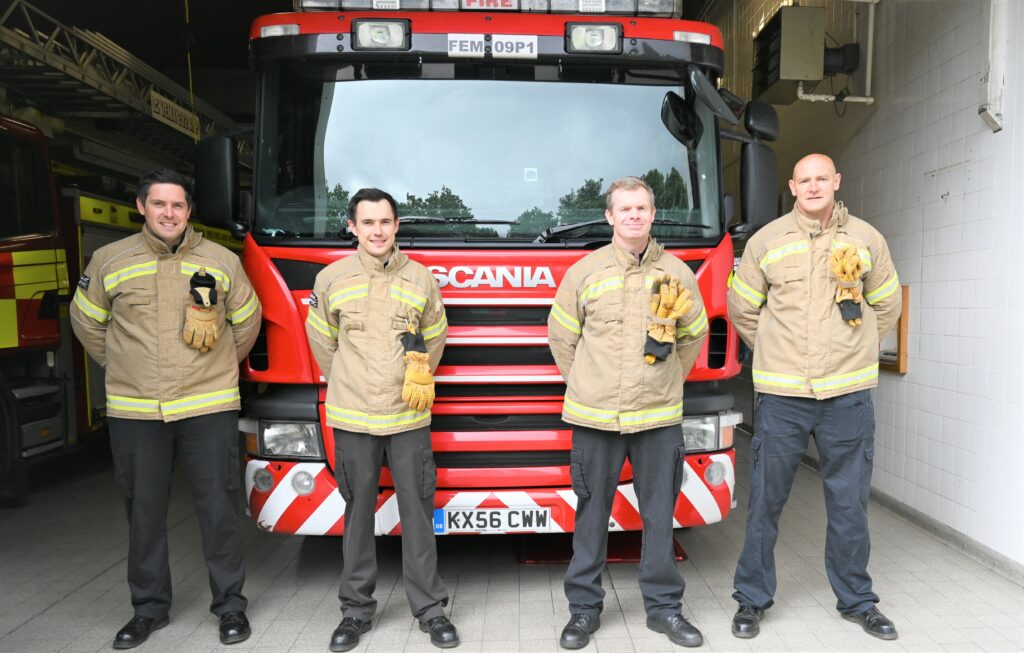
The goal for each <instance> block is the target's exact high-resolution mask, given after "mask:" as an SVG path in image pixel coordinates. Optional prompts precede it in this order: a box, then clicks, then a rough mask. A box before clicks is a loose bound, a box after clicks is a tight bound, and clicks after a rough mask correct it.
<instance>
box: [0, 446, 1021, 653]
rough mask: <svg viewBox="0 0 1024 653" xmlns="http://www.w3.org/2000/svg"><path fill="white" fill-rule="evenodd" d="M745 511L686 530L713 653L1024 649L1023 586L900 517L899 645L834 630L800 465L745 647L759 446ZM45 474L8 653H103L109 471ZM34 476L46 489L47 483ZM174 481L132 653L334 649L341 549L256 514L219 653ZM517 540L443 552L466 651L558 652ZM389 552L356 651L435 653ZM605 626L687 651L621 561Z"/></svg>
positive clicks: (114, 555)
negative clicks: (164, 539)
mask: <svg viewBox="0 0 1024 653" xmlns="http://www.w3.org/2000/svg"><path fill="white" fill-rule="evenodd" d="M738 444H739V446H738V453H739V456H738V459H739V462H738V464H739V470H738V472H739V473H738V477H739V486H740V487H739V497H740V504H741V505H740V507H739V508H738V509H737V510H735V511H734V512H733V513H732V515H731V516H730V517H729V518H728V519H727V520H726V521H725V522H723V523H721V524H717V525H714V526H709V527H704V528H699V529H691V530H686V531H679V532H678V533H677V539H678V541H679V542H680V543H681V544H682V545H683V547H685V549H686V551H687V553H688V554H689V559H688V560H686V561H684V562H680V563H679V567H680V569H681V570H682V572H683V575H684V577H685V578H686V582H687V588H686V594H685V596H684V601H685V605H684V607H683V611H684V614H685V615H687V616H688V617H690V618H691V620H693V621H694V622H695V623H696V624H697V625H698V626H699V627H700V628H701V629H702V631H703V632H704V637H705V645H704V649H705V650H719V651H746V650H756V651H1019V650H1024V609H1022V606H1024V588H1022V587H1020V586H1019V585H1016V584H1014V583H1012V582H1010V581H1009V580H1007V579H1005V578H1003V577H1001V576H999V575H998V574H996V573H994V572H993V571H991V570H989V569H988V568H986V567H985V566H983V565H981V564H979V563H978V562H976V561H974V560H973V559H971V558H969V557H967V556H966V555H964V554H963V553H960V552H959V551H956V550H954V549H953V548H951V547H949V546H947V545H946V544H945V543H943V542H942V541H939V540H937V539H935V538H934V537H932V536H931V535H929V534H928V533H926V532H925V531H923V530H921V529H920V528H918V527H916V526H914V525H913V524H911V523H909V522H907V521H906V520H904V519H902V518H901V517H899V516H896V515H895V514H893V513H891V512H888V511H886V510H885V509H883V508H881V507H879V506H872V513H871V523H872V539H873V550H872V559H871V568H870V569H871V573H872V575H873V576H874V579H875V590H876V591H877V592H878V594H879V595H880V596H881V597H882V603H881V604H880V606H879V607H880V608H881V609H882V610H883V612H885V614H886V615H888V616H889V617H890V618H892V619H893V620H894V621H895V622H896V625H897V627H898V629H899V632H900V638H899V639H898V640H896V641H894V642H882V641H879V640H876V639H874V638H871V637H869V636H868V635H867V634H865V633H863V632H862V631H861V630H860V628H859V627H858V626H857V625H855V624H852V623H849V622H847V621H844V620H842V619H841V618H840V617H839V616H838V614H837V613H836V611H835V598H834V596H833V595H832V592H831V589H830V588H829V586H828V582H827V580H826V578H825V574H824V568H823V563H822V550H823V545H824V537H825V513H824V506H823V502H822V496H821V487H820V483H819V480H818V478H817V476H816V474H815V472H814V471H813V470H810V469H802V470H801V471H800V473H799V475H798V477H797V481H796V485H795V488H794V491H793V496H792V498H791V499H790V502H789V505H788V506H787V509H786V511H785V513H784V515H783V520H782V521H783V523H782V533H781V537H780V540H779V544H778V546H777V548H776V554H777V560H778V567H779V592H778V596H777V597H776V604H775V606H774V607H773V608H772V609H771V610H770V611H769V612H768V613H767V617H766V620H765V622H764V623H763V626H762V631H761V635H760V636H759V637H758V638H756V639H754V640H739V639H735V638H734V637H733V636H732V635H731V634H730V630H729V626H730V621H731V617H732V614H733V612H734V611H735V604H734V603H733V601H732V599H731V598H730V594H731V592H732V573H733V568H734V564H735V561H736V557H737V555H738V552H739V547H740V543H741V540H742V535H743V523H744V519H745V516H746V515H745V510H744V504H745V501H746V495H747V492H748V489H747V478H748V475H749V462H748V461H749V457H748V455H747V454H748V452H749V440H747V439H745V438H740V440H739V443H738ZM34 471H35V479H36V480H35V481H34V487H33V494H32V497H31V501H30V503H29V505H27V506H25V507H21V508H0V653H5V652H11V653H14V652H17V653H28V652H32V651H66V652H77V651H105V650H110V643H111V640H112V638H113V635H114V633H115V632H116V631H117V630H118V628H120V627H121V626H122V625H123V624H124V623H125V622H126V621H127V620H128V619H129V618H130V617H131V614H132V613H131V606H130V603H129V597H128V589H127V585H126V582H125V561H126V556H127V536H126V525H125V520H124V514H123V509H122V503H121V501H120V500H119V499H118V497H117V495H116V492H115V490H114V486H113V480H112V474H111V469H110V465H109V463H108V462H107V460H106V457H105V456H104V455H103V454H102V452H99V453H92V454H84V455H82V456H78V457H75V458H69V459H64V460H62V461H60V462H58V463H53V464H50V465H47V466H45V467H42V468H37V469H36V470H34ZM42 478H50V479H53V480H51V481H49V482H41V481H40V479H42ZM183 481H184V479H183V478H182V477H181V475H180V474H179V475H178V478H177V479H176V485H175V491H174V497H173V500H172V505H171V510H170V515H169V517H168V520H169V529H170V537H171V543H170V544H171V556H172V558H171V570H172V573H173V575H174V594H175V599H174V607H173V609H172V611H171V623H170V625H169V626H168V627H166V628H164V629H163V630H160V631H158V632H156V633H155V634H154V635H153V636H151V637H150V640H149V641H148V642H147V643H146V644H144V645H143V646H142V647H140V648H139V649H138V650H140V651H214V650H231V651H250V650H252V651H267V652H270V651H275V652H276V651H316V652H322V651H326V650H327V643H328V640H329V638H330V634H331V631H332V630H333V629H334V627H335V626H336V625H337V623H338V621H339V619H340V612H339V610H338V599H337V596H336V594H337V580H338V572H339V569H340V566H341V547H340V544H339V540H337V539H333V538H313V537H308V538H302V537H284V536H277V535H270V534H267V533H264V532H261V531H259V530H257V529H256V528H255V526H254V525H253V524H252V522H251V521H250V520H249V519H248V518H246V520H245V521H244V534H245V546H246V561H247V568H248V581H247V584H246V594H247V595H248V597H249V600H250V606H249V617H250V619H251V621H252V626H253V635H252V637H251V638H250V639H249V640H248V641H246V642H244V643H241V644H237V645H235V646H231V647H222V646H220V644H219V642H218V640H217V620H216V619H215V618H214V617H213V616H212V615H211V614H210V613H209V612H208V604H209V598H210V595H209V589H208V586H207V578H206V570H205V567H204V564H203V560H202V555H201V552H200V545H199V532H198V527H197V523H196V518H195V514H194V511H193V509H192V505H191V499H190V497H189V495H188V490H187V487H186V485H185V483H184V482H183ZM523 544H524V542H523V540H522V538H520V537H490V536H485V537H448V538H439V540H438V548H439V556H440V560H441V573H442V575H443V576H444V579H445V582H446V584H447V586H448V591H449V593H450V594H451V597H452V600H451V603H450V605H449V609H450V615H451V618H452V620H453V622H454V623H455V624H456V625H457V626H458V628H459V632H460V634H461V638H462V645H461V646H460V647H459V649H458V650H459V651H467V652H469V651H495V652H506V651H511V652H516V651H523V652H529V653H540V652H542V651H558V650H559V648H558V634H559V632H560V630H561V627H562V626H563V625H564V623H565V621H566V619H567V618H568V611H567V607H566V601H565V597H564V595H563V593H562V585H561V583H562V574H563V573H564V570H565V565H564V564H554V565H544V566H522V565H520V564H519V562H518V558H519V551H520V548H521V547H522V545H523ZM399 545H400V543H399V541H398V540H397V539H392V538H386V539H379V540H378V549H379V559H380V564H381V574H380V581H379V584H378V588H377V593H376V596H377V598H378V600H379V601H380V606H381V608H380V610H379V612H378V614H377V617H376V619H375V620H374V628H373V630H372V631H371V632H370V633H368V634H366V635H364V637H363V641H362V642H361V643H360V646H359V647H358V648H357V649H355V650H356V651H380V652H385V651H387V652H393V651H407V652H414V651H433V650H436V649H434V648H433V647H431V646H430V644H429V639H428V637H427V635H425V634H423V633H420V632H419V630H418V629H417V628H416V627H415V623H414V621H413V619H412V618H411V617H410V615H409V610H408V605H407V603H406V599H405V593H404V591H403V589H402V584H401V578H400V568H401V561H400V548H399ZM604 585H605V587H606V589H607V590H608V596H607V598H606V608H605V612H604V614H603V615H602V627H601V630H600V631H599V632H598V633H597V634H596V635H595V636H594V639H593V641H592V642H591V644H590V645H589V646H588V647H587V648H586V649H583V650H584V651H599V652H600V653H618V652H624V651H637V652H647V651H668V650H681V649H679V648H677V647H674V646H673V645H672V644H671V643H669V642H668V640H667V639H665V638H664V636H662V635H657V634H655V633H653V632H651V631H648V630H647V628H646V627H645V623H644V614H643V609H642V601H641V598H640V594H639V590H638V587H637V576H636V568H635V565H633V564H616V565H612V566H610V567H609V568H608V570H607V572H606V573H605V577H604Z"/></svg>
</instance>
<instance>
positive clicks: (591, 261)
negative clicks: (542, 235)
mask: <svg viewBox="0 0 1024 653" xmlns="http://www.w3.org/2000/svg"><path fill="white" fill-rule="evenodd" d="M654 215H655V208H654V193H653V192H652V191H651V188H650V187H649V186H648V185H647V184H646V183H645V182H644V181H642V180H640V179H637V178H636V177H625V178H623V179H619V180H618V181H616V182H615V183H613V184H612V185H611V187H609V189H608V193H607V210H606V211H605V217H606V218H607V220H608V223H609V224H610V225H612V234H613V235H612V243H611V244H610V245H606V246H605V247H602V248H601V249H599V250H597V251H595V252H593V253H591V254H588V255H587V256H586V257H584V258H583V259H582V260H580V261H579V262H577V263H576V264H575V265H573V266H572V267H571V268H569V270H568V271H567V272H566V274H565V278H563V279H562V283H561V285H560V286H559V287H558V292H557V294H556V295H555V301H554V304H553V305H552V307H551V315H550V316H549V318H548V339H549V342H550V346H551V352H552V353H553V354H554V357H555V362H556V363H557V365H558V369H559V370H560V371H561V373H562V376H563V377H564V378H565V380H566V386H567V387H566V392H565V403H564V409H563V412H562V419H563V420H565V421H566V422H569V423H570V424H573V425H574V428H573V433H572V453H571V465H570V471H571V474H572V489H573V492H575V494H576V496H577V505H576V527H575V533H574V534H573V540H572V545H573V556H572V561H571V562H570V563H569V568H568V570H567V571H566V574H565V595H566V597H567V598H568V599H569V612H570V613H571V617H570V619H569V623H568V624H567V625H566V626H565V628H564V629H563V630H562V635H561V638H560V640H559V644H560V645H561V646H562V647H563V648H568V649H576V648H583V647H584V646H586V645H587V643H588V642H589V641H590V635H591V634H592V633H593V632H595V631H596V630H597V629H598V628H599V627H600V625H601V622H600V614H601V610H602V608H603V607H604V603H603V599H604V590H603V589H602V588H601V571H602V570H603V569H604V566H605V563H606V561H607V550H608V518H609V517H610V515H611V509H612V501H613V499H614V498H615V488H616V485H617V484H618V480H619V473H620V472H621V471H622V464H623V462H624V461H625V459H626V457H627V456H628V457H629V460H630V462H631V463H632V466H633V483H634V486H635V488H636V493H637V499H638V500H639V509H640V515H641V516H642V518H643V529H644V530H643V551H642V553H641V558H640V574H639V575H640V591H641V593H642V594H643V597H644V609H645V611H646V612H647V627H648V628H650V629H651V630H653V631H655V632H659V633H665V634H666V635H667V636H668V638H669V639H670V640H671V641H672V642H673V643H675V644H679V645H681V646H700V645H701V644H702V643H703V641H704V640H703V637H702V636H701V633H700V631H699V630H698V629H697V628H696V627H695V626H693V625H692V624H691V623H690V622H688V621H687V620H686V619H685V618H683V616H682V615H681V614H680V613H679V610H680V607H681V605H682V603H681V600H682V596H683V588H684V583H683V578H682V576H681V575H680V574H679V570H678V569H676V564H675V558H674V556H673V542H672V513H673V511H674V509H675V505H676V498H677V496H678V494H679V490H680V488H681V486H682V481H683V465H684V456H685V454H686V449H685V446H684V443H683V431H682V426H681V424H682V420H683V380H684V379H685V377H686V375H687V374H688V373H689V371H690V368H691V367H693V363H694V361H696V359H697V354H698V353H699V351H700V348H701V345H702V344H703V342H704V338H705V336H706V335H707V325H708V319H707V314H706V313H705V311H704V304H703V302H702V301H701V298H700V292H699V291H698V289H697V279H696V278H695V277H694V275H693V272H691V271H690V268H688V267H687V266H686V264H685V263H683V262H682V261H680V260H679V259H677V258H676V257H674V256H671V255H669V254H666V253H665V250H664V248H663V247H662V246H661V245H659V244H658V243H657V242H656V241H655V240H654V239H652V238H651V225H652V224H653V222H654Z"/></svg>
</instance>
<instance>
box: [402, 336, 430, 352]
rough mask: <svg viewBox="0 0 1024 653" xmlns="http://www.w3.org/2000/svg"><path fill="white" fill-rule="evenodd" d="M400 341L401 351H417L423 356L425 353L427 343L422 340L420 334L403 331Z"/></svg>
mask: <svg viewBox="0 0 1024 653" xmlns="http://www.w3.org/2000/svg"><path fill="white" fill-rule="evenodd" d="M401 340H402V349H404V350H405V351H407V352H409V351H418V352H422V353H424V354H425V353H427V343H426V341H425V340H423V334H422V333H409V332H408V331H405V332H404V333H402V335H401Z"/></svg>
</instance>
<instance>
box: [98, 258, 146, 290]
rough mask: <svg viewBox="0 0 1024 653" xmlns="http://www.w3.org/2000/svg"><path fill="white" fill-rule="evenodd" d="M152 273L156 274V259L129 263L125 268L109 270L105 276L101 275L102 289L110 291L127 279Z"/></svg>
mask: <svg viewBox="0 0 1024 653" xmlns="http://www.w3.org/2000/svg"><path fill="white" fill-rule="evenodd" d="M152 274H156V261H149V262H147V263H138V264H136V265H129V266H128V267H126V268H121V269H120V270H117V271H115V272H111V273H110V274H108V275H107V276H105V277H103V289H104V290H106V291H107V292H110V291H111V290H113V289H114V288H116V287H117V286H118V285H119V284H121V283H123V282H125V281H128V280H129V279H134V278H136V277H145V276H149V275H152Z"/></svg>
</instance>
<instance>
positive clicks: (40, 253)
mask: <svg viewBox="0 0 1024 653" xmlns="http://www.w3.org/2000/svg"><path fill="white" fill-rule="evenodd" d="M63 253H64V252H63V250H58V249H34V250H30V251H27V252H11V263H13V264H14V265H40V264H43V263H56V262H57V261H64V260H66V258H65V257H63V256H61V255H62V254H63ZM58 256H60V258H58Z"/></svg>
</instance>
